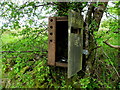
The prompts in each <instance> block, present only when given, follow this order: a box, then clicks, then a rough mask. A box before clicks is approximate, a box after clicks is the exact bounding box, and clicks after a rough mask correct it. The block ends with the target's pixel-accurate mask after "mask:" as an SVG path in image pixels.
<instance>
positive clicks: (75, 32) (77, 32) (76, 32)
mask: <svg viewBox="0 0 120 90" xmlns="http://www.w3.org/2000/svg"><path fill="white" fill-rule="evenodd" d="M80 30H81V28H77V29H76V28H73V27H71V33H74V34H80Z"/></svg>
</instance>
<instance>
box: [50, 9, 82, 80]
mask: <svg viewBox="0 0 120 90" xmlns="http://www.w3.org/2000/svg"><path fill="white" fill-rule="evenodd" d="M82 49H83V18H82V15H81V14H80V13H78V12H75V11H70V12H69V15H68V17H50V18H49V25H48V65H51V66H60V67H68V78H69V77H71V76H72V75H74V74H75V73H77V72H78V71H79V70H81V69H82Z"/></svg>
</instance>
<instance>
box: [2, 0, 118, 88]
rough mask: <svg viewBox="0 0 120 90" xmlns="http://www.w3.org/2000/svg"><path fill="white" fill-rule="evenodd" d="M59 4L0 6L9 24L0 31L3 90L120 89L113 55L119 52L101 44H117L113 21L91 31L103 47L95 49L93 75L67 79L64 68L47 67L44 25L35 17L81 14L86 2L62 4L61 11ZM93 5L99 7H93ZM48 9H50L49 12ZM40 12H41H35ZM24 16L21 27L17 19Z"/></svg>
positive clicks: (37, 3)
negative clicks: (29, 89)
mask: <svg viewBox="0 0 120 90" xmlns="http://www.w3.org/2000/svg"><path fill="white" fill-rule="evenodd" d="M42 4H44V6H45V7H43V8H42V9H40V8H39V5H42ZM58 4H61V3H58V2H56V3H55V2H52V3H47V2H44V3H40V2H36V1H34V2H26V3H25V4H23V5H16V4H14V3H12V2H1V3H0V6H1V8H0V10H1V11H2V12H0V17H2V18H4V19H5V20H8V23H4V25H3V26H2V28H1V31H2V32H1V39H2V42H3V44H2V51H9V52H3V53H2V72H3V73H2V79H3V82H2V88H68V89H69V88H86V89H89V88H115V87H118V88H120V83H119V82H118V83H116V81H117V79H118V75H117V74H116V71H115V69H117V66H118V64H117V62H118V61H117V53H116V52H118V51H117V50H115V49H114V48H110V47H109V46H107V45H105V44H104V43H103V41H104V40H106V39H108V38H109V37H111V39H110V41H109V42H110V43H111V44H114V45H119V44H118V38H116V37H118V34H117V33H114V32H117V30H118V26H119V25H118V23H117V22H116V20H114V19H109V20H106V21H104V22H103V23H102V24H101V28H102V29H103V30H99V32H94V35H95V39H96V41H97V43H98V45H100V46H101V47H102V48H99V49H97V52H98V53H97V56H96V57H97V60H96V62H95V66H94V67H93V71H94V74H93V75H91V76H90V77H84V78H82V77H81V76H82V75H81V74H79V73H78V74H76V75H74V76H73V77H72V78H70V79H68V78H67V69H66V68H59V67H50V66H47V49H48V45H47V39H48V35H47V34H48V33H47V30H46V26H47V25H46V23H45V22H42V23H37V22H38V21H37V20H35V18H36V19H38V20H41V19H44V18H45V17H44V16H42V15H40V13H42V11H46V13H48V14H50V13H52V12H54V11H57V12H56V16H65V15H67V14H68V13H67V10H68V9H73V10H75V11H77V10H78V9H79V10H81V11H82V10H83V8H84V7H86V5H87V4H88V3H87V2H80V3H78V2H74V3H71V2H69V3H67V4H66V3H65V4H64V5H62V7H63V8H62V9H60V7H58V6H59V5H58ZM52 5H54V6H52ZM94 6H95V7H97V6H98V5H97V4H94ZM50 7H52V8H53V9H52V10H51V11H50V10H49V9H50ZM116 7H118V3H117V4H116ZM39 9H40V10H41V11H37V10H39ZM111 9H114V8H111ZM116 10H118V9H115V12H114V13H116ZM113 11H114V10H113ZM113 11H112V12H113ZM110 12H111V11H110ZM112 12H111V13H112ZM8 13H9V14H8ZM24 17H26V20H25V21H22V22H26V23H25V24H24V25H20V24H21V23H20V20H21V19H23V18H24ZM94 25H96V26H97V24H96V23H95V22H94V21H93V22H92V24H91V26H90V27H89V28H91V27H93V26H94ZM94 27H95V26H94ZM8 28H9V29H8ZM12 51H14V52H12ZM24 51H27V52H24ZM85 74H87V73H85ZM0 88H1V86H0Z"/></svg>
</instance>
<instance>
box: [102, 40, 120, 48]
mask: <svg viewBox="0 0 120 90" xmlns="http://www.w3.org/2000/svg"><path fill="white" fill-rule="evenodd" d="M107 41H108V40H106V41H103V43H105V44H106V45H108V46H110V47H112V48H115V49H118V50H120V46H118V45H112V44H110V43H108V42H107Z"/></svg>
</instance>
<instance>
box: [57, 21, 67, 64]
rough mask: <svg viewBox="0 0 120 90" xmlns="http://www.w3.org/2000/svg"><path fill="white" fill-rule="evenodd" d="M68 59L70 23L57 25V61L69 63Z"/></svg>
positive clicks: (63, 22) (58, 23)
mask: <svg viewBox="0 0 120 90" xmlns="http://www.w3.org/2000/svg"><path fill="white" fill-rule="evenodd" d="M67 59H68V22H67V21H59V22H57V23H56V60H57V61H58V62H65V63H66V62H67Z"/></svg>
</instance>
